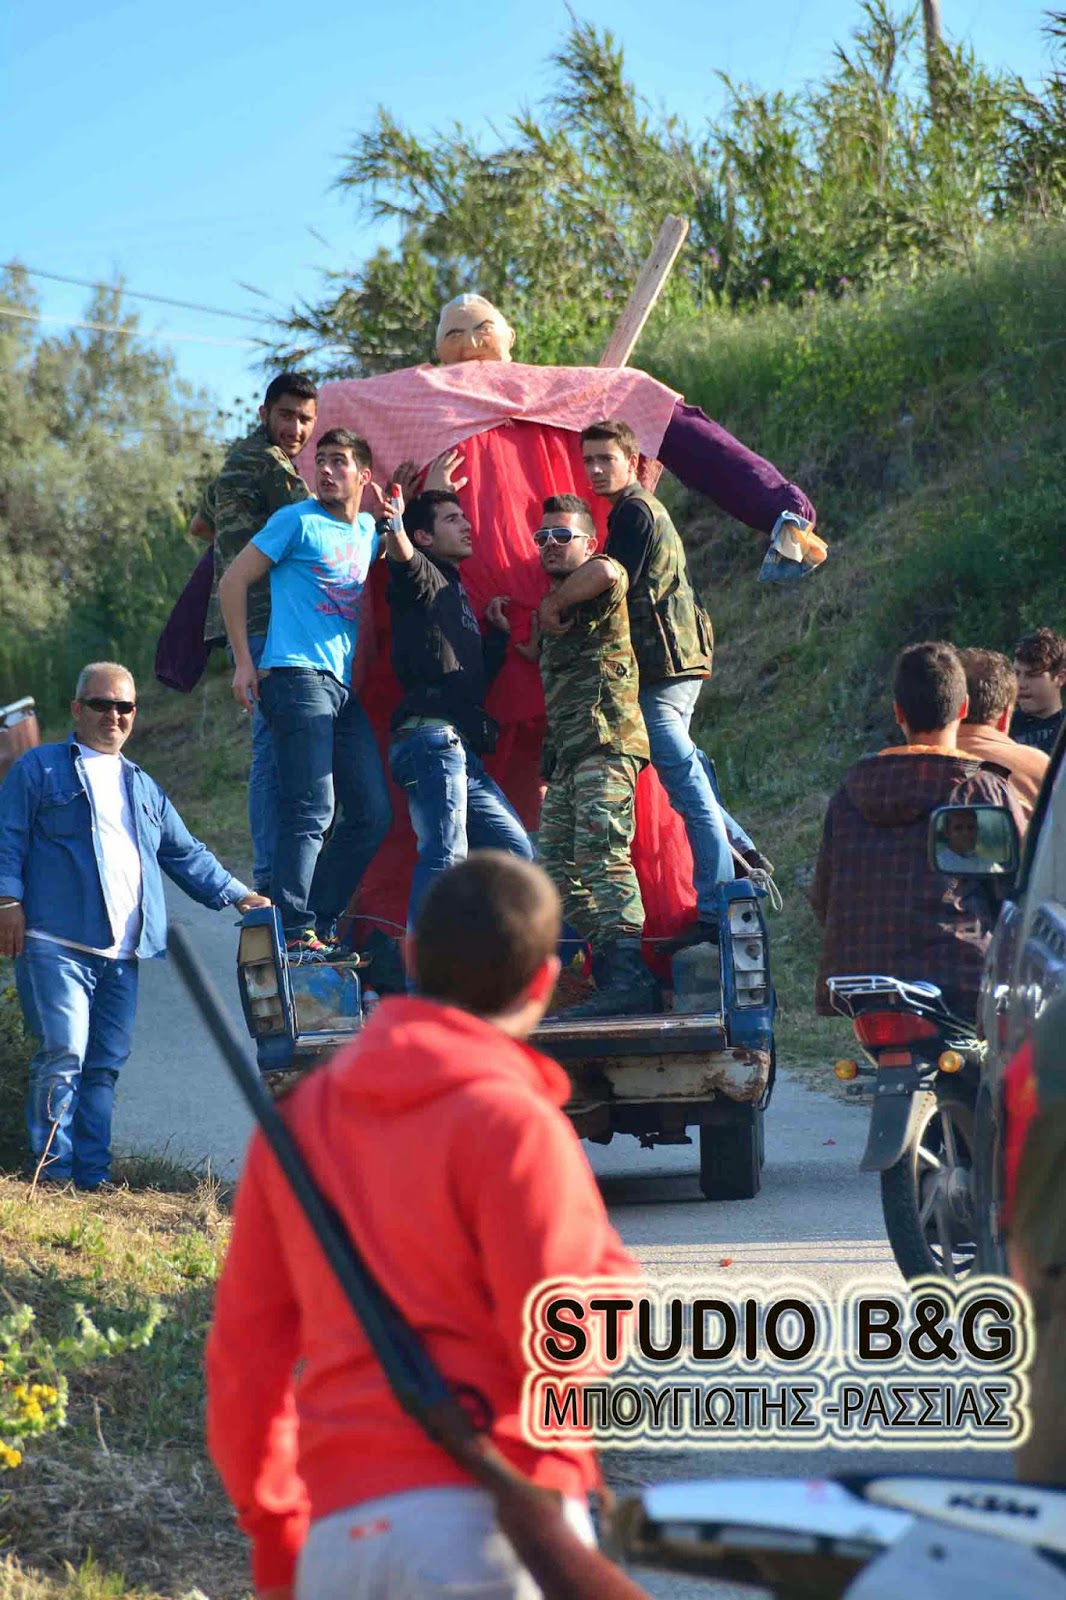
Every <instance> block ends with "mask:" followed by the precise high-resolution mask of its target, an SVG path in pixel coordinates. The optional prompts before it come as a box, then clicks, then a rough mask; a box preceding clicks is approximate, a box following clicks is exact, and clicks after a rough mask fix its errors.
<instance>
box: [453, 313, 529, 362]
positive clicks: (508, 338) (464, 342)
mask: <svg viewBox="0 0 1066 1600" xmlns="http://www.w3.org/2000/svg"><path fill="white" fill-rule="evenodd" d="M514 341H515V333H514V329H513V328H512V327H510V326H509V325H508V324H507V322H505V320H504V319H503V317H502V316H501V315H500V313H499V312H498V311H497V310H496V307H495V306H494V305H491V304H490V303H489V301H488V300H476V301H475V302H474V303H473V305H469V306H454V307H453V308H452V310H451V311H449V312H448V314H447V316H446V318H445V320H444V326H443V328H442V329H441V331H440V336H439V338H438V339H437V355H438V357H439V358H440V363H441V365H442V366H444V367H449V366H454V365H456V364H457V363H458V362H461V361H510V360H511V350H512V347H513V346H514Z"/></svg>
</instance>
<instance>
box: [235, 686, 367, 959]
mask: <svg viewBox="0 0 1066 1600" xmlns="http://www.w3.org/2000/svg"><path fill="white" fill-rule="evenodd" d="M259 697H260V704H261V705H262V708H263V715H264V716H265V717H266V719H267V722H268V723H269V724H270V732H271V736H272V738H273V741H274V755H275V760H276V762H277V773H278V843H277V849H276V850H275V852H274V865H273V867H272V869H271V873H270V886H271V899H272V900H273V901H274V904H275V905H276V906H277V908H278V910H279V911H280V913H281V921H282V926H283V927H284V929H285V934H286V937H287V938H289V939H292V938H295V937H296V936H297V935H298V934H301V933H303V932H304V931H305V929H307V928H308V927H310V925H311V923H312V922H314V923H315V925H316V926H317V927H318V928H319V929H320V931H322V932H329V931H330V930H331V928H332V924H333V922H334V921H335V920H336V918H337V917H338V916H339V915H340V913H341V912H342V911H343V910H344V908H345V906H346V905H347V904H348V901H349V900H350V899H351V897H352V895H353V894H354V893H355V891H356V889H357V888H358V887H359V883H360V880H361V878H362V876H363V873H364V872H365V871H366V869H367V867H368V866H369V865H370V863H371V861H372V860H373V858H374V856H375V855H376V853H377V850H378V847H379V845H380V844H381V841H382V840H383V839H384V837H385V835H386V834H387V833H388V831H389V826H390V824H391V822H392V805H391V802H390V800H389V790H388V784H387V782H386V780H385V773H384V769H383V768H382V765H381V757H380V756H379V755H378V747H377V743H376V741H375V738H374V730H373V729H372V728H371V726H370V721H369V719H368V717H367V714H366V712H365V711H364V710H363V708H362V706H361V705H360V704H359V702H358V700H356V699H355V698H354V696H353V695H352V694H351V693H350V692H349V690H347V689H346V688H345V687H344V685H343V684H341V683H339V682H338V681H337V679H336V678H335V677H333V675H332V673H329V672H318V671H315V670H314V669H312V668H310V667H274V668H273V669H272V670H271V672H270V673H269V674H268V676H267V677H265V678H263V679H262V680H261V682H260V685H259ZM334 805H336V807H337V811H338V816H339V820H338V821H337V823H336V826H335V827H334V829H333V833H332V835H331V837H330V841H329V844H328V845H326V847H325V849H323V848H322V839H323V835H324V834H325V831H326V829H327V828H328V827H329V824H330V819H331V818H332V816H333V810H334Z"/></svg>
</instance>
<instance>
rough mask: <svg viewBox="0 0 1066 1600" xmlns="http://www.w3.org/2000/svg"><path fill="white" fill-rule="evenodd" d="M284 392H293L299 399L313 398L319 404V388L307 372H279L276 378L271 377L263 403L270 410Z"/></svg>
mask: <svg viewBox="0 0 1066 1600" xmlns="http://www.w3.org/2000/svg"><path fill="white" fill-rule="evenodd" d="M283 394H291V395H292V396H293V397H294V398H295V399H297V400H313V401H314V402H315V404H316V405H317V404H318V390H317V389H316V388H315V386H314V384H313V383H312V382H311V379H310V378H309V377H308V376H307V374H306V372H279V373H278V375H277V377H276V378H271V380H270V382H269V383H268V384H267V392H266V394H265V395H264V396H263V404H264V405H265V406H266V408H267V410H268V411H269V410H270V408H271V406H273V405H277V403H278V401H279V400H280V399H281V397H282V395H283Z"/></svg>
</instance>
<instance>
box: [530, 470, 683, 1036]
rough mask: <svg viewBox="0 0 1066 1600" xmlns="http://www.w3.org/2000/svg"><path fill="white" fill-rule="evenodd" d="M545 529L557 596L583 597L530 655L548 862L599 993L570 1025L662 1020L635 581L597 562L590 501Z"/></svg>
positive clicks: (555, 506)
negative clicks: (640, 823) (650, 886)
mask: <svg viewBox="0 0 1066 1600" xmlns="http://www.w3.org/2000/svg"><path fill="white" fill-rule="evenodd" d="M542 521H543V526H542V527H541V528H540V529H539V530H538V532H537V533H536V534H535V535H534V538H535V539H536V542H537V544H538V545H539V547H540V558H541V562H542V564H543V566H544V570H545V571H546V572H547V573H548V575H549V576H550V578H551V580H552V586H553V590H554V589H555V588H557V587H559V586H561V585H562V584H563V583H564V582H565V583H566V584H567V586H568V590H569V593H570V596H571V598H570V602H569V604H568V606H567V608H566V610H565V611H564V612H563V614H562V617H561V622H562V627H563V630H564V631H561V632H556V633H549V632H544V631H541V629H540V628H539V626H538V625H535V626H534V631H533V635H532V636H531V643H530V646H526V647H521V648H523V649H524V650H525V649H528V650H530V651H532V650H539V655H540V673H541V679H542V682H543V684H544V701H545V707H546V711H547V718H548V731H547V735H546V737H545V740H544V753H543V758H542V760H543V774H544V777H545V778H546V780H547V783H548V792H547V795H546V796H545V799H544V805H543V808H542V810H541V816H540V832H539V835H538V851H539V856H540V861H541V865H542V866H543V867H544V869H545V871H546V872H547V873H548V875H549V877H550V878H552V879H553V881H554V882H555V884H556V885H557V887H558V888H559V891H560V893H561V895H562V897H563V910H564V914H565V916H566V918H567V921H568V922H569V923H570V925H571V927H573V928H574V929H575V930H576V931H577V932H578V933H579V934H580V935H581V937H582V938H584V939H587V940H588V942H589V945H590V946H591V949H592V970H593V975H594V977H595V979H596V985H597V993H596V994H595V995H594V996H593V997H592V999H591V1000H588V1001H586V1002H585V1003H584V1004H583V1005H580V1006H576V1007H575V1008H574V1009H573V1010H571V1011H569V1012H568V1013H567V1015H568V1016H569V1017H576V1016H582V1015H584V1016H615V1015H619V1014H623V1013H634V1012H640V1011H647V1010H652V1009H658V1003H659V994H658V987H657V985H656V983H655V981H654V979H653V978H652V976H651V974H650V973H649V971H648V969H647V968H646V967H645V965H644V960H643V957H642V955H641V944H640V941H641V933H642V931H643V928H644V906H643V903H642V901H641V898H640V888H639V886H638V884H637V876H636V873H635V872H634V870H633V862H632V859H631V857H630V853H629V852H630V845H631V843H632V840H633V829H634V822H635V814H634V792H635V789H636V783H637V775H638V773H639V772H640V769H641V767H643V766H644V765H645V763H646V762H647V761H648V759H649V751H648V735H647V732H646V730H645V727H644V718H643V716H642V715H641V710H640V702H639V699H638V680H637V663H636V658H635V656H634V654H633V646H632V644H631V642H630V637H629V621H628V617H627V614H626V591H627V589H628V587H629V585H628V580H627V578H626V575H625V570H624V568H622V567H621V566H619V564H618V563H617V562H615V561H611V560H609V559H608V558H607V557H606V556H598V555H596V553H595V551H596V533H595V525H594V523H593V521H592V516H591V513H590V512H589V508H588V505H587V504H586V502H585V501H584V500H582V499H580V498H579V496H577V495H571V494H563V495H553V496H552V497H551V498H550V499H548V500H545V502H544V515H543V519H542ZM548 598H549V600H550V598H551V592H549V596H548ZM516 648H519V647H516Z"/></svg>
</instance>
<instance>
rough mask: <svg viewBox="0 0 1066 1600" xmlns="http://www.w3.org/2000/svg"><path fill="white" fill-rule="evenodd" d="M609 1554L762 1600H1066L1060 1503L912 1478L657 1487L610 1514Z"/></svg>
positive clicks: (982, 1484)
mask: <svg viewBox="0 0 1066 1600" xmlns="http://www.w3.org/2000/svg"><path fill="white" fill-rule="evenodd" d="M609 1547H610V1548H611V1549H612V1553H614V1554H615V1555H616V1556H617V1557H619V1558H621V1559H622V1560H624V1561H626V1562H629V1563H633V1564H635V1565H638V1566H639V1567H643V1568H646V1569H651V1570H653V1571H657V1572H682V1573H689V1574H692V1575H694V1576H698V1577H702V1578H717V1579H720V1580H726V1581H729V1582H732V1583H737V1584H743V1585H749V1584H758V1585H759V1588H760V1590H761V1591H765V1590H767V1589H768V1590H769V1591H770V1593H771V1594H773V1595H774V1596H775V1597H776V1600H815V1597H817V1600H899V1596H900V1595H906V1596H907V1600H949V1597H950V1600H954V1597H955V1596H958V1595H962V1594H965V1595H966V1596H967V1597H968V1600H1004V1597H1005V1596H1007V1595H1009V1596H1010V1600H1066V1493H1064V1492H1063V1491H1062V1490H1061V1489H1057V1488H1041V1487H1036V1486H1033V1485H1031V1484H1019V1483H1015V1482H1013V1481H1012V1480H1010V1481H1007V1480H1003V1479H993V1480H987V1479H984V1480H983V1479H971V1478H950V1477H939V1476H933V1475H929V1476H925V1475H918V1474H914V1475H902V1474H901V1475H898V1476H891V1477H890V1476H887V1475H884V1476H877V1477H865V1476H854V1477H841V1478H825V1479H815V1480H803V1479H798V1478H762V1479H759V1478H734V1479H728V1478H714V1479H709V1480H707V1481H705V1482H695V1483H664V1484H658V1485H655V1486H652V1487H649V1488H646V1489H644V1490H643V1491H642V1492H641V1493H640V1494H639V1495H636V1496H634V1497H632V1498H630V1499H629V1500H627V1501H623V1502H622V1504H621V1505H620V1506H619V1507H618V1509H617V1512H616V1514H615V1517H614V1519H613V1527H612V1529H611V1534H610V1542H609Z"/></svg>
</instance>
